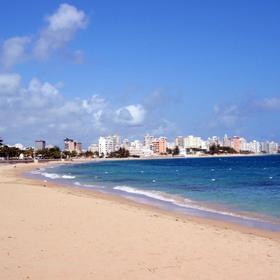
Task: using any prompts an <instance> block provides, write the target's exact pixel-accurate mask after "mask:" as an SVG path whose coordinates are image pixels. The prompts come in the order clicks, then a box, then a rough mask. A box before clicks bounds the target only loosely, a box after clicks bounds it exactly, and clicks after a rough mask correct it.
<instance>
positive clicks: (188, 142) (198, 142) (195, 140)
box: [184, 135, 206, 149]
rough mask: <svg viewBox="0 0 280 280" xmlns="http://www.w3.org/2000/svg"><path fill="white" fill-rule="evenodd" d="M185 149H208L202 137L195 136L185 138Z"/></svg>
mask: <svg viewBox="0 0 280 280" xmlns="http://www.w3.org/2000/svg"><path fill="white" fill-rule="evenodd" d="M184 148H187V149H206V144H205V142H204V141H203V140H202V139H201V137H195V136H193V135H189V136H187V137H185V138H184Z"/></svg>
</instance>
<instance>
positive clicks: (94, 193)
mask: <svg viewBox="0 0 280 280" xmlns="http://www.w3.org/2000/svg"><path fill="white" fill-rule="evenodd" d="M106 160H107V159H106ZM106 160H105V161H106ZM108 160H109V159H108ZM101 161H103V160H102V159H101ZM91 162H92V161H75V162H67V163H66V164H86V163H91ZM97 162H99V160H98V161H97ZM54 164H55V165H64V164H65V162H55V163H54ZM54 164H52V163H51V162H49V163H41V164H40V165H42V166H40V167H38V168H41V167H43V168H48V167H51V166H53V165H54ZM46 165H48V166H47V167H46ZM36 169H37V168H36ZM33 170H34V169H33V168H32V169H31V168H28V170H25V171H23V172H21V173H19V174H18V175H17V176H19V178H26V179H30V180H32V181H36V182H37V183H38V184H40V185H45V186H46V187H51V188H54V189H57V190H60V189H61V190H63V191H65V192H67V193H69V191H70V190H71V191H72V194H73V195H75V194H78V195H82V194H84V195H86V196H88V197H92V198H96V197H98V198H102V199H105V200H109V201H113V202H117V203H122V204H128V205H130V206H133V207H136V208H138V207H142V208H145V209H148V210H151V211H155V212H159V213H162V214H164V215H167V216H170V217H172V218H175V219H178V218H180V219H182V220H187V221H192V222H195V223H200V224H207V225H210V226H214V227H216V226H217V227H220V228H223V229H232V230H237V231H239V232H242V233H246V234H255V235H257V236H261V237H267V238H272V239H275V240H279V241H280V231H273V230H270V229H261V228H257V227H254V226H251V227H250V226H247V225H243V224H239V223H237V222H233V221H226V220H222V219H215V218H207V217H202V216H199V215H195V214H193V215H192V214H188V213H180V212H177V211H175V210H167V209H164V208H161V207H160V206H156V205H153V204H152V203H151V204H148V203H145V202H140V201H137V200H133V199H130V198H126V197H124V196H121V195H117V194H113V193H108V192H106V193H105V192H100V191H98V190H95V189H88V188H85V187H84V188H83V187H80V186H75V185H74V184H67V183H60V182H58V181H56V180H54V181H50V180H49V179H44V178H36V176H34V177H33V176H26V175H27V172H30V171H33Z"/></svg>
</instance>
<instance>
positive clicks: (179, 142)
mask: <svg viewBox="0 0 280 280" xmlns="http://www.w3.org/2000/svg"><path fill="white" fill-rule="evenodd" d="M175 145H176V146H178V148H183V147H184V137H183V136H177V137H176V138H175Z"/></svg>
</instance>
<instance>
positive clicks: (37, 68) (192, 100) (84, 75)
mask: <svg viewBox="0 0 280 280" xmlns="http://www.w3.org/2000/svg"><path fill="white" fill-rule="evenodd" d="M279 10H280V3H279V1H246V0H245V1H236V0H235V1H187V0H186V1H179V0H178V1H159V0H158V1H157V0H155V1H113V0H111V1H109V0H99V1H86V0H84V1H82V0H80V1H69V2H61V1H35V0H34V1H19V0H18V1H13V0H9V1H6V0H3V1H1V8H0V48H1V49H0V118H1V120H0V136H2V137H3V138H4V140H6V142H9V143H11V144H12V143H17V142H21V143H24V144H26V145H27V144H31V143H33V141H34V139H37V138H44V139H46V140H47V141H48V142H49V143H52V144H60V145H61V142H62V139H63V138H64V137H66V136H68V137H73V138H77V139H78V140H81V141H83V142H84V143H85V144H86V145H87V144H89V143H91V142H94V141H96V139H97V137H98V136H99V135H104V134H109V133H119V134H122V135H123V136H125V137H127V136H129V137H131V138H141V137H142V136H143V134H145V133H147V132H148V133H151V134H155V135H158V136H160V135H167V136H168V137H169V138H170V140H171V138H172V137H174V136H176V135H188V134H195V135H200V136H203V137H206V136H211V135H220V136H222V135H223V134H224V133H228V134H229V135H243V136H245V137H247V138H248V139H259V140H264V139H271V140H276V141H280V132H279V129H278V127H277V124H278V123H279V121H280V82H279V81H280V79H279V74H280V55H279V50H280V20H279Z"/></svg>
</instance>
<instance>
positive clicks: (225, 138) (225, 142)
mask: <svg viewBox="0 0 280 280" xmlns="http://www.w3.org/2000/svg"><path fill="white" fill-rule="evenodd" d="M223 146H224V147H230V138H228V136H227V134H225V136H224V139H223Z"/></svg>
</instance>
